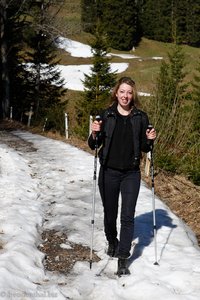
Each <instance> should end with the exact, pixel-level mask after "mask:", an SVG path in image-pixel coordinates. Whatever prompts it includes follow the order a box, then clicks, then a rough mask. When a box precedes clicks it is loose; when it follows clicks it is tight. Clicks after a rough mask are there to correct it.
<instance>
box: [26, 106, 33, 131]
mask: <svg viewBox="0 0 200 300" xmlns="http://www.w3.org/2000/svg"><path fill="white" fill-rule="evenodd" d="M32 115H33V106H31V108H30V111H29V112H28V124H27V126H28V127H29V126H30V125H31V117H32Z"/></svg>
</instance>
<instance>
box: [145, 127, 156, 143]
mask: <svg viewBox="0 0 200 300" xmlns="http://www.w3.org/2000/svg"><path fill="white" fill-rule="evenodd" d="M146 136H147V139H148V140H155V139H156V130H155V128H150V129H147V131H146Z"/></svg>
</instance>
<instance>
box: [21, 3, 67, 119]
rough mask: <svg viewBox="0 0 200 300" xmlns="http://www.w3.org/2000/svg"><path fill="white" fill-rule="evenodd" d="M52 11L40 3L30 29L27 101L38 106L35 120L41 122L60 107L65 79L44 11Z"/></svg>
mask: <svg viewBox="0 0 200 300" xmlns="http://www.w3.org/2000/svg"><path fill="white" fill-rule="evenodd" d="M48 8H49V3H47V4H46V2H45V1H44V0H41V1H37V3H36V5H33V6H32V7H31V9H32V11H31V12H34V13H33V14H32V20H31V22H30V26H29V29H28V35H27V36H28V37H27V46H28V47H29V51H27V59H26V61H27V63H28V68H26V70H27V71H29V76H28V83H29V89H28V93H27V97H26V98H27V102H28V103H29V105H31V104H34V107H33V108H34V119H35V121H37V122H38V121H40V120H41V119H44V118H45V117H47V114H48V111H49V110H50V109H51V108H52V107H53V106H55V105H57V104H58V103H59V102H60V100H61V98H62V96H63V94H64V93H65V92H66V91H65V89H64V88H63V84H64V80H63V78H61V73H60V71H59V70H58V68H57V64H58V62H59V61H58V60H57V59H56V55H57V53H56V51H57V49H56V46H55V43H54V39H53V38H52V36H51V33H50V32H49V30H47V29H46V23H47V20H46V19H45V15H44V12H45V11H47V10H48Z"/></svg>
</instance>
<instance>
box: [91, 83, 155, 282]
mask: <svg viewBox="0 0 200 300" xmlns="http://www.w3.org/2000/svg"><path fill="white" fill-rule="evenodd" d="M112 100H113V103H112V105H111V106H110V107H108V108H107V109H106V110H105V111H104V112H103V113H102V114H101V115H100V120H99V119H96V120H95V121H94V122H93V123H92V125H91V130H92V133H91V135H90V136H89V139H88V144H89V146H90V148H91V149H93V150H94V149H95V147H100V146H101V148H100V150H99V160H100V165H101V167H100V171H99V180H98V184H99V191H100V195H101V198H102V202H103V208H104V230H105V235H106V238H107V241H108V251H107V254H108V255H109V256H112V257H118V270H117V274H118V275H119V276H120V275H122V274H130V271H129V270H128V267H127V259H128V257H129V256H130V249H131V242H132V237H133V226H134V214H135V207H136V202H137V198H138V194H139V189H140V181H141V174H140V158H141V152H149V151H150V149H151V144H152V142H153V140H155V138H156V132H155V129H154V128H152V129H148V125H149V120H148V116H147V114H146V113H145V112H143V111H141V110H139V109H138V108H137V106H138V98H137V91H136V86H135V82H134V81H133V80H132V79H131V78H129V77H122V78H121V79H119V81H118V82H117V84H116V86H115V87H114V89H113V91H112ZM120 194H121V200H122V202H121V218H120V220H121V228H120V234H119V240H118V238H117V234H118V233H117V215H118V202H119V195H120Z"/></svg>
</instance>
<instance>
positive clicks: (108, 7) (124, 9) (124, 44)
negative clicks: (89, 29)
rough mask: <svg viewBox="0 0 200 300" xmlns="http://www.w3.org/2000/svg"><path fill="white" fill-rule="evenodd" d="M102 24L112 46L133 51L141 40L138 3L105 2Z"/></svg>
mask: <svg viewBox="0 0 200 300" xmlns="http://www.w3.org/2000/svg"><path fill="white" fill-rule="evenodd" d="M102 23H103V26H104V30H105V32H106V34H107V36H108V39H109V42H110V46H111V47H113V48H115V49H118V50H131V49H132V48H133V46H136V45H137V44H138V43H139V41H140V39H141V27H140V23H139V18H138V7H137V5H136V1H132V0H123V1H121V0H116V1H112V0H106V1H103V14H102Z"/></svg>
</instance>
